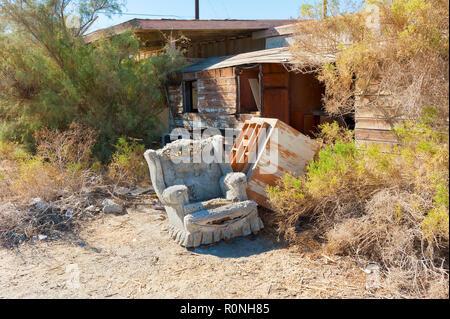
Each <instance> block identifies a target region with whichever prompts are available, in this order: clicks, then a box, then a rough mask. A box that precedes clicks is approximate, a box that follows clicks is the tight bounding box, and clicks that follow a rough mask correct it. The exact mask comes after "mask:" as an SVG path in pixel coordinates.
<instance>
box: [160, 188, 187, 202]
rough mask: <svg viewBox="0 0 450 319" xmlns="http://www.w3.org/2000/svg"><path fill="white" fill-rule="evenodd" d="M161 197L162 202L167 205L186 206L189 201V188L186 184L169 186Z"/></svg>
mask: <svg viewBox="0 0 450 319" xmlns="http://www.w3.org/2000/svg"><path fill="white" fill-rule="evenodd" d="M161 197H162V198H161V202H162V203H163V205H167V206H184V205H185V204H187V203H189V197H188V188H187V186H186V185H174V186H170V187H167V188H166V189H165V190H164V191H163V193H162V196H161Z"/></svg>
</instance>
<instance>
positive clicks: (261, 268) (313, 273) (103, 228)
mask: <svg viewBox="0 0 450 319" xmlns="http://www.w3.org/2000/svg"><path fill="white" fill-rule="evenodd" d="M166 225H167V220H166V219H165V215H164V212H163V211H160V210H154V209H152V208H151V206H144V205H143V206H138V207H137V208H133V209H128V211H127V214H124V215H103V216H101V217H100V218H98V219H96V220H94V221H92V222H90V223H89V224H88V225H86V227H85V228H84V229H83V231H81V233H79V234H78V235H77V236H71V237H70V236H69V237H68V238H65V239H64V240H58V241H54V242H46V241H45V240H44V241H38V242H35V243H28V244H23V245H21V246H20V247H19V248H15V249H4V248H3V249H0V298H374V297H375V298H378V297H389V296H388V295H386V294H385V293H383V291H377V292H375V294H372V293H371V292H369V291H367V290H366V289H365V284H366V277H365V276H366V274H365V273H364V272H363V271H361V269H360V268H359V267H358V265H356V264H355V263H353V262H351V261H349V260H345V259H343V258H341V259H339V260H334V259H333V260H329V259H327V258H326V257H324V256H322V255H313V254H305V253H302V252H301V251H299V249H297V248H288V247H284V246H283V245H281V244H279V243H277V242H276V241H275V240H274V238H273V235H271V233H270V232H268V231H267V230H265V231H262V232H260V233H259V234H258V235H251V236H248V237H245V238H235V239H233V240H231V241H229V242H224V241H221V242H220V243H216V244H213V245H208V246H201V247H199V248H196V249H185V248H183V247H180V246H179V245H177V244H175V243H174V242H173V241H172V240H171V239H170V237H169V235H168V233H167V232H166V231H165V230H164V228H165V226H166Z"/></svg>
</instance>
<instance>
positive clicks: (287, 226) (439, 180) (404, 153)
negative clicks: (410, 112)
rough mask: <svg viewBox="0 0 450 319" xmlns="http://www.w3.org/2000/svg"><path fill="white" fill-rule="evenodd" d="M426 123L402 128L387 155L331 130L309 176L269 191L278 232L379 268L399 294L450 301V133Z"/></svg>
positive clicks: (327, 129) (284, 181) (290, 179)
mask: <svg viewBox="0 0 450 319" xmlns="http://www.w3.org/2000/svg"><path fill="white" fill-rule="evenodd" d="M426 123H427V120H426V119H425V120H424V121H423V122H420V123H409V122H406V123H405V124H404V125H403V126H400V127H398V129H397V130H396V132H397V134H399V136H400V137H401V141H402V144H401V145H400V146H395V147H392V148H391V149H388V148H387V149H384V151H382V150H381V148H379V147H376V146H375V145H372V146H365V145H363V146H359V147H358V146H356V145H355V143H354V142H353V141H349V136H348V134H343V132H342V129H339V128H338V127H337V124H335V123H334V124H332V125H329V124H325V125H324V127H323V129H322V136H321V140H322V141H328V142H324V143H323V144H322V149H321V150H320V151H319V153H318V155H317V158H316V159H315V160H314V161H312V162H311V164H310V165H309V166H308V169H307V174H305V175H304V176H301V177H299V178H296V177H293V176H290V175H286V176H285V177H284V178H282V179H280V181H279V183H278V185H277V186H276V187H269V188H268V194H269V199H270V202H271V204H272V207H273V209H274V210H275V212H276V215H277V220H278V221H279V222H278V225H277V227H278V231H279V233H280V234H281V235H283V237H284V238H285V239H286V240H288V241H290V242H291V243H295V244H301V245H303V246H304V245H309V246H310V249H317V247H319V245H320V247H321V248H322V249H324V250H325V251H326V252H327V253H329V254H340V255H347V256H351V257H354V258H355V259H356V260H358V261H360V262H376V263H379V264H380V265H381V266H382V269H383V270H384V272H385V274H386V275H387V277H386V283H387V284H386V285H389V287H392V288H393V289H394V288H395V287H397V286H398V285H400V286H401V287H400V286H398V287H400V288H401V289H400V288H399V289H400V290H398V291H396V292H395V293H398V296H416V297H418V296H420V297H430V296H431V295H433V296H434V295H439V296H442V295H448V248H449V228H448V218H449V217H448V216H449V213H448V211H449V203H448V154H449V150H448V133H445V134H442V133H440V132H436V131H435V130H434V129H432V128H430V126H428V125H427V124H426ZM311 239H314V241H315V243H312V242H311ZM394 273H395V274H396V275H395V276H391V275H390V274H394ZM438 283H441V284H442V283H447V285H441V286H439V284H438ZM396 285H397V286H396ZM439 287H440V289H439ZM395 289H396V288H395ZM431 290H433V292H431Z"/></svg>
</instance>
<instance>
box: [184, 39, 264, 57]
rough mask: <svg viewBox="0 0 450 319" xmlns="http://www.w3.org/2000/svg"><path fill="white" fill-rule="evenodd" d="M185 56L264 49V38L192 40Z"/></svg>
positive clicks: (221, 54) (209, 55) (217, 54)
mask: <svg viewBox="0 0 450 319" xmlns="http://www.w3.org/2000/svg"><path fill="white" fill-rule="evenodd" d="M185 49H186V53H185V55H186V57H189V58H209V57H214V56H225V55H233V54H239V53H246V52H252V51H257V50H264V49H265V39H252V38H251V37H244V38H223V39H215V40H214V41H209V42H192V43H189V45H188V46H187V47H186V48H185Z"/></svg>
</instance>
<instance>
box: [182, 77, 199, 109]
mask: <svg viewBox="0 0 450 319" xmlns="http://www.w3.org/2000/svg"><path fill="white" fill-rule="evenodd" d="M184 112H186V113H198V90H197V81H185V82H184Z"/></svg>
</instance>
